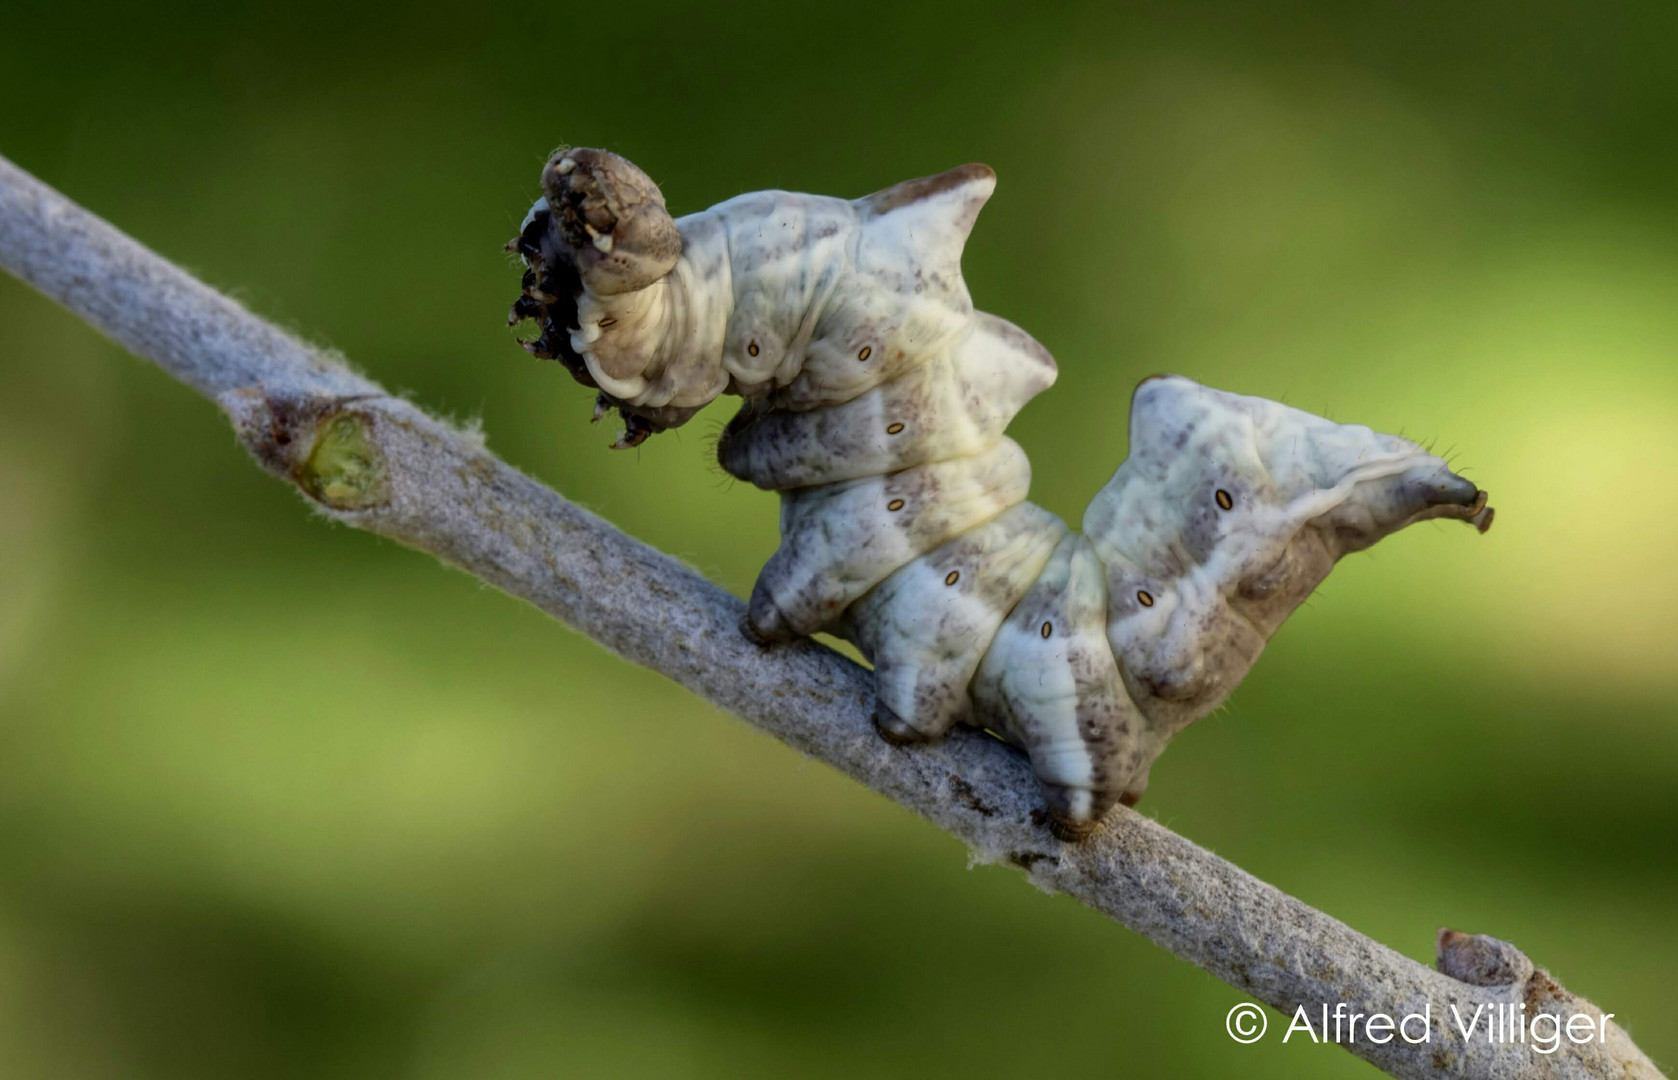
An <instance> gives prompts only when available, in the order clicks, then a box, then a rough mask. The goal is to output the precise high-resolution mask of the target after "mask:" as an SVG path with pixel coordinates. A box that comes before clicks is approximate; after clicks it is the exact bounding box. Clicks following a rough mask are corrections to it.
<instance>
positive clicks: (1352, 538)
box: [508, 149, 1492, 839]
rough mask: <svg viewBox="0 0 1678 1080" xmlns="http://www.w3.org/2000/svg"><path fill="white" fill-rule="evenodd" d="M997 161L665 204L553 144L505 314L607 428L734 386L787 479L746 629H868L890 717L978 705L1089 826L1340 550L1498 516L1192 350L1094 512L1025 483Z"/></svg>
mask: <svg viewBox="0 0 1678 1080" xmlns="http://www.w3.org/2000/svg"><path fill="white" fill-rule="evenodd" d="M995 183H996V180H995V174H994V173H993V172H992V171H991V170H990V169H989V168H988V167H986V166H983V165H964V166H962V167H960V168H957V169H952V170H950V171H949V172H946V173H942V174H940V175H938V176H932V177H927V178H924V179H919V180H910V181H907V182H905V183H901V184H897V185H895V186H893V187H889V188H886V189H885V190H883V191H879V192H876V193H875V194H873V195H869V196H867V197H865V198H861V199H855V200H846V199H839V198H830V197H826V196H820V195H803V194H794V193H789V192H784V191H761V192H755V193H752V194H747V195H741V196H738V197H736V198H733V199H729V200H728V201H726V202H723V203H720V204H718V205H716V206H713V207H711V208H710V209H709V210H704V211H701V212H699V213H696V214H691V215H689V216H687V217H683V218H681V219H672V218H671V216H670V214H669V213H668V211H667V210H666V209H665V205H664V197H663V195H662V194H661V193H660V191H659V189H658V187H657V186H656V185H655V184H654V183H653V182H652V180H651V179H649V178H648V177H647V175H646V174H645V173H643V172H642V171H641V170H640V169H638V168H636V167H635V166H634V165H632V164H631V163H630V162H628V161H626V160H625V159H623V158H621V157H619V156H617V155H615V154H612V153H609V152H606V151H603V150H583V149H577V150H562V151H559V152H556V153H555V154H554V155H553V156H552V157H551V158H550V159H549V161H548V162H547V164H546V165H545V166H544V168H543V170H542V191H543V195H542V197H541V198H540V199H538V200H537V201H536V204H535V205H534V206H533V207H532V208H531V210H530V212H529V214H528V215H527V216H526V218H525V221H524V226H523V228H522V231H521V233H520V235H519V236H518V237H517V238H515V239H514V240H513V241H512V242H511V243H510V244H509V245H508V247H509V249H510V250H513V251H516V252H518V254H519V255H521V256H522V258H523V260H524V262H525V264H526V266H527V267H528V269H527V271H526V273H525V275H524V291H523V295H521V296H520V297H519V299H518V301H517V302H516V303H515V304H514V305H513V308H512V311H511V313H510V316H509V321H510V322H512V323H514V324H516V323H518V322H520V321H522V320H524V319H532V320H534V321H535V322H536V324H537V326H538V328H539V331H540V332H539V335H538V336H537V337H536V338H535V339H534V340H531V341H527V342H525V347H526V348H527V349H529V351H530V352H532V353H533V354H535V355H536V356H540V357H549V358H555V359H558V360H560V361H561V362H562V363H564V364H565V366H566V367H567V368H568V369H569V370H570V371H571V373H572V375H573V376H575V377H576V378H577V379H578V381H580V382H582V383H584V384H587V385H589V386H591V387H595V388H597V389H598V390H599V395H598V398H597V402H596V418H597V419H598V418H599V416H600V415H602V414H603V413H605V412H607V411H609V410H612V409H616V410H617V411H618V413H619V414H620V415H621V417H622V418H623V420H624V423H625V429H624V433H623V434H622V435H621V436H620V437H619V439H618V441H617V443H616V444H615V445H617V446H620V447H621V446H634V445H636V444H638V443H640V442H641V441H642V440H643V439H645V438H646V437H647V436H648V435H650V434H652V433H653V432H656V431H660V430H663V429H665V428H668V427H673V426H676V425H679V424H681V423H683V422H685V421H686V420H688V419H689V418H690V417H691V416H693V414H694V413H696V412H697V411H698V410H699V409H700V408H701V407H703V406H704V405H705V404H707V403H708V402H710V401H711V400H712V399H714V398H715V397H717V395H719V394H723V393H729V394H738V395H740V396H741V397H743V398H745V402H744V404H743V405H742V407H741V408H740V411H739V413H738V414H737V415H736V416H735V417H734V418H733V420H732V421H730V422H729V424H728V425H727V427H726V428H725V429H724V431H723V433H722V437H721V440H720V443H719V445H718V448H717V456H718V459H719V461H720V463H721V465H722V468H723V469H724V470H725V471H727V472H728V473H729V474H730V475H732V476H735V477H738V478H740V479H742V480H747V481H750V482H751V483H753V484H755V485H757V486H758V487H760V488H764V489H766V490H769V491H775V492H778V493H779V494H780V497H781V516H780V525H781V543H780V547H779V549H778V550H777V551H776V552H775V554H774V555H773V557H771V558H770V560H769V562H768V564H767V565H765V566H764V568H763V571H762V573H761V574H760V576H759V577H758V579H757V584H756V585H755V587H754V588H753V590H752V595H751V600H750V603H749V606H748V609H747V615H746V618H745V623H744V629H745V632H746V633H747V634H748V635H750V636H751V637H753V638H754V639H756V640H758V641H760V642H764V643H772V642H779V641H785V640H788V639H791V638H794V637H796V636H799V635H805V634H811V633H814V632H816V631H818V630H828V631H831V632H833V633H835V634H838V635H840V636H842V637H844V638H847V639H848V640H850V641H852V642H854V643H855V644H856V645H857V647H858V648H859V649H860V650H861V652H862V653H863V655H865V656H866V657H867V658H868V659H869V660H870V661H871V662H872V663H873V666H874V673H875V680H876V687H877V694H876V696H877V705H876V711H875V723H876V726H877V727H878V728H879V730H880V732H881V734H882V735H884V736H885V737H886V738H887V739H889V740H891V741H893V742H896V743H906V742H913V741H918V740H925V739H933V738H936V737H938V736H940V735H942V734H943V733H945V732H947V731H948V730H949V729H950V728H951V727H952V726H953V725H955V724H957V723H968V724H973V725H977V726H981V727H985V728H989V729H990V730H992V731H994V732H996V733H997V734H999V735H1001V736H1002V737H1004V738H1005V739H1007V740H1008V741H1009V742H1011V743H1013V744H1015V745H1016V746H1018V747H1020V748H1021V749H1023V750H1024V751H1025V752H1026V753H1027V754H1028V755H1029V756H1030V759H1031V764H1032V767H1033V769H1034V771H1035V772H1036V774H1037V777H1038V779H1039V780H1040V782H1041V785H1042V791H1043V798H1044V801H1045V803H1046V805H1047V809H1048V811H1049V819H1050V824H1051V827H1052V828H1053V829H1054V831H1055V832H1056V834H1057V835H1058V836H1060V837H1061V838H1062V839H1077V838H1079V837H1082V836H1084V835H1086V834H1087V833H1088V832H1089V831H1090V830H1092V829H1093V828H1094V827H1095V826H1096V824H1097V823H1098V822H1099V821H1100V820H1101V817H1102V815H1103V814H1104V813H1105V812H1106V811H1107V810H1108V809H1109V808H1110V807H1111V806H1112V805H1113V804H1114V803H1124V804H1127V805H1129V804H1134V803H1135V802H1136V800H1137V799H1139V798H1140V797H1141V795H1142V792H1143V790H1144V789H1145V788H1146V787H1147V783H1148V771H1149V768H1150V766H1151V764H1152V763H1153V761H1154V759H1155V758H1156V757H1157V756H1158V755H1159V753H1160V751H1161V750H1162V749H1164V747H1165V744H1166V743H1167V742H1169V741H1170V740H1171V738H1172V737H1173V736H1174V735H1176V734H1177V733H1178V732H1180V731H1182V730H1183V728H1185V727H1186V726H1188V725H1189V724H1190V723H1192V722H1193V721H1194V720H1196V719H1198V718H1200V717H1202V716H1205V715H1206V714H1207V713H1209V712H1210V711H1212V710H1213V709H1214V708H1216V707H1217V706H1218V704H1219V703H1221V702H1222V701H1223V700H1224V699H1225V698H1226V697H1227V696H1228V695H1229V693H1230V692H1231V691H1232V690H1233V689H1234V688H1235V686H1236V684H1237V683H1238V682H1240V680H1241V679H1242V678H1243V677H1244V676H1245V675H1246V673H1247V671H1248V669H1249V668H1250V667H1251V666H1252V664H1253V661H1254V660H1255V659H1256V658H1257V656H1258V654H1259V651H1260V650H1261V649H1262V648H1263V646H1264V643H1265V641H1266V640H1267V639H1268V638H1269V637H1270V635H1271V634H1273V633H1274V632H1275V631H1276V629H1277V627H1278V626H1280V625H1281V623H1282V621H1283V620H1284V619H1286V618H1287V616H1288V615H1289V614H1290V613H1291V612H1292V611H1293V610H1294V608H1295V607H1297V606H1298V605H1299V604H1300V603H1301V602H1302V601H1303V600H1304V599H1305V598H1306V597H1307V596H1308V595H1310V593H1311V592H1312V591H1313V590H1314V589H1315V588H1316V587H1317V585H1318V584H1319V583H1320V582H1321V581H1322V580H1323V579H1324V577H1325V576H1326V575H1327V574H1328V572H1329V570H1330V569H1331V568H1332V567H1333V565H1334V563H1335V561H1336V560H1337V559H1339V558H1340V557H1341V556H1342V555H1345V554H1347V553H1349V552H1353V551H1359V550H1362V549H1364V548H1367V547H1369V546H1370V545H1371V544H1374V543H1375V542H1376V541H1378V540H1380V539H1381V538H1382V537H1384V536H1387V535H1389V534H1391V533H1393V532H1396V531H1397V530H1399V529H1402V528H1404V527H1405V526H1406V525H1410V524H1412V523H1414V522H1417V521H1423V520H1426V519H1429V518H1453V519H1457V520H1461V521H1466V522H1470V523H1472V524H1474V525H1476V526H1478V527H1479V529H1480V530H1481V531H1482V532H1483V531H1485V529H1486V528H1488V527H1489V526H1490V524H1491V520H1492V511H1491V509H1490V507H1488V506H1487V505H1486V493H1485V492H1483V491H1481V490H1479V489H1478V488H1477V487H1476V486H1475V485H1474V484H1473V483H1470V482H1469V481H1467V480H1465V479H1463V478H1462V477H1460V476H1457V475H1455V474H1454V473H1452V472H1451V471H1450V469H1449V468H1448V467H1447V466H1446V463H1445V462H1444V461H1442V460H1441V459H1440V458H1438V457H1435V456H1433V455H1432V454H1430V453H1428V452H1427V451H1426V450H1424V449H1423V448H1422V447H1420V446H1417V445H1416V444H1414V443H1412V442H1409V441H1406V440H1405V439H1402V438H1399V437H1397V436H1393V435H1383V434H1379V433H1377V432H1374V431H1372V430H1370V429H1369V428H1367V427H1359V426H1353V425H1344V424H1337V423H1333V422H1331V421H1328V420H1325V419H1322V418H1319V417H1316V416H1312V415H1310V414H1308V413H1305V412H1301V411H1300V410H1298V409H1293V408H1289V407H1287V406H1285V405H1281V404H1278V403H1276V402H1273V401H1267V400H1264V399H1261V398H1255V397H1245V396H1241V395H1237V394H1232V393H1226V392H1224V391H1220V390H1214V389H1211V388H1208V387H1205V386H1200V385H1197V384H1196V383H1193V382H1191V381H1189V380H1188V379H1185V378H1181V377H1176V376H1155V377H1152V378H1149V379H1146V380H1144V381H1143V382H1142V383H1141V385H1139V386H1138V387H1137V389H1136V391H1135V394H1134V395H1133V397H1132V399H1131V404H1130V454H1129V457H1128V458H1127V460H1126V461H1125V462H1124V463H1123V464H1122V465H1121V466H1120V467H1119V469H1118V471H1117V472H1116V473H1115V474H1114V475H1113V478H1112V479H1111V480H1110V481H1109V482H1108V483H1107V485H1106V486H1105V487H1104V488H1102V489H1101V491H1100V492H1099V493H1098V494H1097V495H1096V497H1095V499H1094V501H1093V502H1091V503H1090V505H1089V508H1088V510H1087V511H1086V512H1085V514H1084V520H1083V531H1082V532H1074V531H1072V530H1071V529H1069V528H1068V527H1067V526H1066V525H1065V524H1064V523H1063V522H1062V521H1061V520H1060V519H1059V518H1057V517H1056V516H1055V515H1053V514H1051V513H1049V512H1048V511H1046V510H1043V509H1041V508H1039V507H1037V506H1034V505H1033V504H1031V503H1029V502H1027V501H1025V500H1026V494H1027V488H1028V486H1029V483H1030V478H1031V466H1030V464H1029V462H1028V461H1027V460H1026V456H1025V453H1024V452H1023V451H1022V450H1021V449H1020V447H1019V446H1018V445H1017V444H1016V443H1014V442H1013V441H1012V440H1010V439H1008V438H1007V437H1006V436H1004V434H1003V430H1004V429H1005V428H1006V427H1007V425H1008V423H1009V421H1010V420H1011V419H1012V418H1013V416H1014V414H1015V413H1016V412H1018V411H1019V409H1020V408H1021V407H1022V406H1024V405H1025V403H1026V402H1027V401H1029V400H1030V399H1031V398H1032V397H1033V396H1035V395H1036V394H1037V393H1039V392H1040V391H1042V390H1044V389H1046V388H1047V387H1048V386H1049V385H1050V384H1051V383H1053V382H1054V379H1055V363H1054V360H1053V358H1052V357H1051V356H1050V355H1049V353H1048V351H1047V350H1045V349H1044V348H1043V346H1041V345H1040V344H1038V343H1037V342H1036V341H1035V340H1034V339H1033V338H1032V337H1031V336H1030V335H1029V334H1027V333H1025V331H1023V330H1021V329H1019V328H1018V327H1016V326H1014V325H1013V324H1011V323H1009V322H1007V321H1005V320H1003V319H1000V318H998V317H996V316H994V315H989V314H986V313H984V312H980V311H975V310H974V308H973V304H972V300H971V298H970V297H969V295H968V291H967V287H966V284H965V283H964V282H963V280H962V275H961V253H962V248H963V245H964V244H965V243H966V240H967V236H968V234H969V232H970V231H971V230H972V228H973V224H974V221H975V219H976V218H977V216H978V213H979V209H980V208H981V207H982V206H983V205H984V204H985V201H986V200H987V199H988V198H989V197H990V195H991V192H992V190H993V189H994V187H995Z"/></svg>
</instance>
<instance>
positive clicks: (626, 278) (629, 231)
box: [507, 149, 698, 447]
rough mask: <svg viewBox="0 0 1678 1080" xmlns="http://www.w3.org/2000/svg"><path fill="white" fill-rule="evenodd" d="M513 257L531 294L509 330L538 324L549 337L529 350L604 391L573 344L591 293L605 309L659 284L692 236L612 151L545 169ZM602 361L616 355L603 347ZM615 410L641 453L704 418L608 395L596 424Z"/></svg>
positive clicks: (631, 358)
mask: <svg viewBox="0 0 1678 1080" xmlns="http://www.w3.org/2000/svg"><path fill="white" fill-rule="evenodd" d="M507 250H508V251H511V252H516V253H517V254H518V255H519V256H520V257H521V258H522V259H523V260H524V264H525V266H526V271H525V275H524V282H523V293H522V295H520V296H519V298H518V300H517V301H516V302H515V303H514V304H513V307H512V310H511V311H509V312H508V314H507V323H508V325H509V326H514V325H517V324H518V323H520V322H522V321H524V320H526V319H529V320H532V321H534V322H535V323H536V326H537V330H538V332H539V333H538V336H537V337H535V338H532V339H530V340H527V341H525V342H524V343H523V344H524V347H525V349H526V350H528V351H529V352H530V353H531V355H533V356H537V357H541V358H544V359H554V360H559V361H560V362H561V363H563V364H564V365H565V367H566V369H567V370H569V371H570V372H571V374H572V376H573V377H574V378H575V379H576V380H577V381H578V382H580V383H582V384H583V385H585V386H590V387H596V386H599V385H600V383H599V381H598V380H597V379H596V378H595V375H594V374H592V373H591V372H590V371H589V370H588V366H587V363H586V362H585V360H584V358H583V356H582V354H581V353H580V352H579V351H578V346H577V345H576V344H575V343H574V342H573V341H572V339H571V335H572V334H573V333H574V332H575V330H574V328H575V327H576V326H577V324H578V302H579V300H581V299H582V298H583V297H584V295H585V294H587V295H588V296H589V297H592V298H594V299H595V300H598V299H600V298H603V297H625V296H628V295H630V294H635V293H638V292H640V291H641V290H644V289H646V288H647V287H648V286H650V285H652V284H654V283H655V282H657V281H659V280H660V279H661V278H663V277H664V276H665V275H666V274H668V273H669V272H670V271H671V269H672V268H673V267H674V266H675V265H676V261H677V259H678V258H679V257H680V256H681V253H682V236H681V232H680V231H679V230H678V229H677V227H676V222H675V221H674V219H672V218H671V216H670V213H669V211H668V210H666V209H665V206H664V194H663V193H662V192H660V191H659V189H658V185H657V184H655V183H653V181H652V178H651V177H649V176H648V175H647V174H646V173H644V172H642V171H641V170H640V169H639V168H637V167H636V166H635V165H633V164H632V163H630V162H629V161H628V160H626V159H624V158H621V157H619V156H618V155H616V154H614V153H611V152H610V151H607V150H587V149H576V150H568V149H562V150H558V151H555V152H554V153H553V154H552V155H551V156H550V157H549V158H548V161H547V164H545V165H544V166H543V167H542V197H541V198H539V199H537V200H536V202H535V204H534V205H533V206H531V208H530V212H529V213H527V214H526V215H525V217H524V221H523V223H522V224H521V225H520V227H519V235H518V236H515V237H514V238H513V239H512V240H511V241H509V242H508V244H507ZM637 344H638V343H637V342H630V343H629V346H630V347H629V348H627V349H620V350H618V351H619V352H627V353H628V354H629V355H628V356H627V357H626V358H625V359H623V360H622V361H621V363H622V364H625V365H627V367H626V371H627V373H629V374H635V373H638V372H639V368H640V367H641V366H644V364H645V359H644V357H642V356H641V355H640V350H639V349H637V348H635V347H634V346H636V345H637ZM595 352H596V353H597V354H601V353H605V352H607V350H605V349H604V348H603V347H601V346H596V348H595ZM596 359H597V360H599V359H600V357H599V356H598V355H597V358H596ZM614 359H615V358H614ZM614 374H620V373H619V372H614ZM612 408H616V409H618V410H619V412H620V413H621V414H622V416H623V419H624V424H625V430H624V434H623V435H622V436H621V437H620V438H619V440H618V442H617V444H616V445H617V446H620V447H625V446H635V445H638V444H639V443H640V442H641V441H642V440H644V439H645V438H646V437H647V436H648V435H650V434H652V433H653V432H655V431H659V430H662V429H664V428H666V427H673V426H675V425H677V424H681V423H683V422H685V421H686V420H687V419H688V418H689V417H690V416H692V415H693V413H695V412H697V411H698V409H697V408H689V409H683V408H671V407H653V408H644V407H638V406H631V405H629V404H628V403H626V402H625V401H621V400H619V399H618V398H615V397H612V396H611V395H610V394H608V393H606V392H604V391H602V393H601V394H600V397H599V401H598V404H597V406H596V413H595V418H596V419H599V417H600V415H601V414H603V413H604V412H605V411H606V410H608V409H612Z"/></svg>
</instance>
